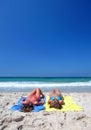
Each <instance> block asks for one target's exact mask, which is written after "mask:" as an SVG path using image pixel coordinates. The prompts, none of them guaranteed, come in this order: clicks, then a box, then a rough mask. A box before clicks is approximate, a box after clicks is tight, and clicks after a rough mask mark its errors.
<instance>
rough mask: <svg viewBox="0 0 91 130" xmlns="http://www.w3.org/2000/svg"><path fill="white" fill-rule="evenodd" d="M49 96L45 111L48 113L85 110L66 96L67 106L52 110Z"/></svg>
mask: <svg viewBox="0 0 91 130" xmlns="http://www.w3.org/2000/svg"><path fill="white" fill-rule="evenodd" d="M49 98H50V97H49V96H46V104H45V110H46V111H54V110H58V111H61V112H62V111H81V110H83V109H82V107H80V106H78V105H77V104H76V103H75V102H74V101H73V99H72V97H71V96H64V102H65V104H64V105H62V108H61V109H55V108H50V107H49V104H48V100H49Z"/></svg>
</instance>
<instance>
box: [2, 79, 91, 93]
mask: <svg viewBox="0 0 91 130" xmlns="http://www.w3.org/2000/svg"><path fill="white" fill-rule="evenodd" d="M34 88H40V89H42V91H44V92H49V91H50V90H51V89H53V88H58V89H60V90H61V91H62V92H91V77H0V92H30V91H31V90H33V89H34Z"/></svg>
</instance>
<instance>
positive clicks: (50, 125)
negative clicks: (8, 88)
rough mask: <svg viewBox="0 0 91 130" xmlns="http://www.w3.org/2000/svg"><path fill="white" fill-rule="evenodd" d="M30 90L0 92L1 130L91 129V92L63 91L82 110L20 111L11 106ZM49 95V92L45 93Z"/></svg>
mask: <svg viewBox="0 0 91 130" xmlns="http://www.w3.org/2000/svg"><path fill="white" fill-rule="evenodd" d="M27 94H28V92H10V93H5V92H0V130H61V129H62V130H90V129H91V100H90V99H91V93H87V92H84V93H63V95H65V96H66V95H68V96H72V99H73V100H74V101H75V102H76V103H77V104H78V105H79V106H81V107H82V108H83V110H82V111H66V112H59V111H52V112H48V111H45V110H43V111H40V112H28V113H24V112H19V111H12V110H9V108H10V107H11V106H12V105H14V104H16V103H17V100H18V99H19V98H20V97H21V96H26V95H27ZM45 95H48V93H45Z"/></svg>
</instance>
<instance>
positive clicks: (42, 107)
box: [10, 97, 46, 112]
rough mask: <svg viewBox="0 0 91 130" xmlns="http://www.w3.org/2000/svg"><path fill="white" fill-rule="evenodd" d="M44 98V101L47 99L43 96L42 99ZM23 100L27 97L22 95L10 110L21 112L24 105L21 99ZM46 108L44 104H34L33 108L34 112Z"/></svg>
mask: <svg viewBox="0 0 91 130" xmlns="http://www.w3.org/2000/svg"><path fill="white" fill-rule="evenodd" d="M42 99H44V102H45V101H46V98H45V97H41V98H40V100H42ZM22 100H26V97H21V98H19V99H18V101H17V104H15V105H13V106H12V107H11V108H10V110H13V111H20V112H21V108H22V107H23V105H22V104H21V101H22ZM42 110H44V105H43V104H41V105H34V108H33V110H32V112H39V111H42Z"/></svg>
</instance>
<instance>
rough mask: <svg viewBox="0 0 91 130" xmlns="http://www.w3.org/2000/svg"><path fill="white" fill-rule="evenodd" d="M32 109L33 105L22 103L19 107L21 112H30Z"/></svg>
mask: <svg viewBox="0 0 91 130" xmlns="http://www.w3.org/2000/svg"><path fill="white" fill-rule="evenodd" d="M32 110H33V105H29V104H24V105H23V107H22V108H21V111H22V112H31V111H32Z"/></svg>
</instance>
